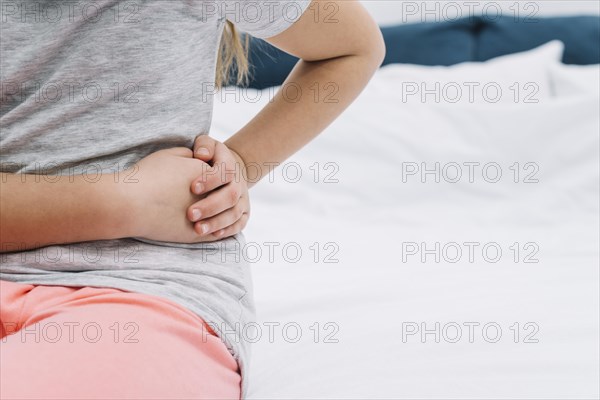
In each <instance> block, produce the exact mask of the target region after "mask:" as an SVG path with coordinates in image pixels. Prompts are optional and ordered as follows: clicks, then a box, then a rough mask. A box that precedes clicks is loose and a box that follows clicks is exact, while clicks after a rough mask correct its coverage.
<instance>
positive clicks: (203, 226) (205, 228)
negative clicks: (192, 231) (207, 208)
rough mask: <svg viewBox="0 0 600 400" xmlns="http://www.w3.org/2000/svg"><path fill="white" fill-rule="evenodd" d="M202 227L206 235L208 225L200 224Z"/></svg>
mask: <svg viewBox="0 0 600 400" xmlns="http://www.w3.org/2000/svg"><path fill="white" fill-rule="evenodd" d="M200 229H202V234H203V235H206V233H207V232H208V225H206V224H202V225H200Z"/></svg>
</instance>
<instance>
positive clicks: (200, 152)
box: [196, 147, 210, 156]
mask: <svg viewBox="0 0 600 400" xmlns="http://www.w3.org/2000/svg"><path fill="white" fill-rule="evenodd" d="M196 154H198V155H199V156H208V155H210V152H209V151H208V149H207V148H206V147H199V148H198V150H196Z"/></svg>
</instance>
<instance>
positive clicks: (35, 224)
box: [0, 173, 128, 252]
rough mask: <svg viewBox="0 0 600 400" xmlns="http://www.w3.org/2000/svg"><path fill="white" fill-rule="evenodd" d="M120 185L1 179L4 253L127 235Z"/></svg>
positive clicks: (107, 180)
mask: <svg viewBox="0 0 600 400" xmlns="http://www.w3.org/2000/svg"><path fill="white" fill-rule="evenodd" d="M120 199H121V195H120V190H119V183H117V182H115V181H114V177H113V176H112V175H102V176H101V178H100V180H99V181H97V182H90V181H89V180H86V179H84V178H83V177H82V176H81V175H75V176H60V177H57V176H52V177H50V176H47V177H45V176H41V175H37V176H36V175H21V174H5V173H3V174H1V182H0V252H9V251H20V250H26V249H32V248H36V247H43V246H47V245H50V244H56V243H73V242H83V241H90V240H102V239H115V238H119V237H125V236H128V235H127V226H128V224H127V220H126V213H125V212H124V204H123V202H122V201H121V200H120Z"/></svg>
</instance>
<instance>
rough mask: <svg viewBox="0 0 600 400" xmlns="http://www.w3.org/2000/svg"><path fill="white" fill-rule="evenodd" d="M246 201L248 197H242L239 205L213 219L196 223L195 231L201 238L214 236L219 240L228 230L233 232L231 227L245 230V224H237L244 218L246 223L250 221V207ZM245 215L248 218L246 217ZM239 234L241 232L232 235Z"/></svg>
mask: <svg viewBox="0 0 600 400" xmlns="http://www.w3.org/2000/svg"><path fill="white" fill-rule="evenodd" d="M244 199H247V197H246V198H244V197H242V198H241V199H240V201H239V202H238V204H236V205H235V206H233V207H232V208H230V209H228V210H225V211H223V212H222V213H220V214H217V215H215V216H214V217H212V218H207V219H203V220H201V221H199V222H196V223H195V224H194V230H195V231H196V233H197V234H199V235H201V236H206V235H211V234H212V235H213V236H215V237H217V238H221V237H223V235H224V234H225V233H226V232H227V231H228V230H229V231H230V232H231V229H230V227H232V226H236V227H239V228H240V230H241V229H243V228H244V227H245V222H244V223H243V224H237V222H238V221H239V220H240V219H242V218H244V221H247V220H248V218H247V217H248V211H249V207H247V204H246V203H247V202H245V201H244ZM244 215H245V216H246V217H244ZM236 224H237V225H236ZM238 232H239V230H238V231H236V232H234V233H232V234H236V233H238Z"/></svg>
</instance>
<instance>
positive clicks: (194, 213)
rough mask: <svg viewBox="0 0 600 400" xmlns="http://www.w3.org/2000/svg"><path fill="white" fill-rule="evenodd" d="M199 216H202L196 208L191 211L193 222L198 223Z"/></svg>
mask: <svg viewBox="0 0 600 400" xmlns="http://www.w3.org/2000/svg"><path fill="white" fill-rule="evenodd" d="M201 215H202V214H201V213H200V210H198V209H197V208H194V209H193V210H192V218H193V219H194V221H198V220H199V219H200V216H201Z"/></svg>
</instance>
